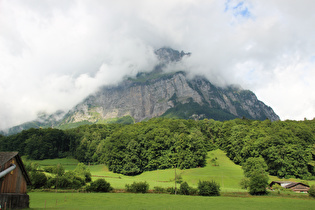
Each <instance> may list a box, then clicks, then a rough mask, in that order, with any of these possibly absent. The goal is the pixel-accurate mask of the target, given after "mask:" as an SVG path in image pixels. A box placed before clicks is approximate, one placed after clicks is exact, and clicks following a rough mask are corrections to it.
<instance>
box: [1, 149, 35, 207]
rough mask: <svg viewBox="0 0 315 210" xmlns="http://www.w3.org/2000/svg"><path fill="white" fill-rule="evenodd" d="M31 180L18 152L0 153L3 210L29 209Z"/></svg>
mask: <svg viewBox="0 0 315 210" xmlns="http://www.w3.org/2000/svg"><path fill="white" fill-rule="evenodd" d="M27 185H31V181H30V178H29V176H28V174H27V172H26V170H25V167H24V164H23V162H22V159H21V157H20V155H19V154H18V152H0V205H1V207H2V209H5V208H6V209H16V208H28V207H29V196H28V195H27V194H26V192H27Z"/></svg>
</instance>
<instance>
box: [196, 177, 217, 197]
mask: <svg viewBox="0 0 315 210" xmlns="http://www.w3.org/2000/svg"><path fill="white" fill-rule="evenodd" d="M198 190H199V195H202V196H219V195H220V185H219V184H217V183H216V182H215V181H199V183H198Z"/></svg>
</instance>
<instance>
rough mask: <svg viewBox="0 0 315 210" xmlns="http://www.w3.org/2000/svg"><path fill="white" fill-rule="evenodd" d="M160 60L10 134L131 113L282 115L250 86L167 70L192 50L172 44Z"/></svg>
mask: <svg viewBox="0 0 315 210" xmlns="http://www.w3.org/2000/svg"><path fill="white" fill-rule="evenodd" d="M155 53H156V55H157V57H158V58H159V60H160V63H159V64H158V65H157V66H156V67H155V69H154V70H153V71H152V72H150V73H139V74H138V75H137V77H136V78H129V79H126V80H125V81H124V82H122V83H120V84H118V85H117V86H104V87H102V88H101V89H99V91H97V92H96V93H94V94H92V95H90V96H89V97H87V98H86V99H85V100H84V101H83V102H82V103H80V104H78V105H77V106H76V107H74V108H73V109H72V110H70V111H69V112H68V113H67V114H65V113H63V112H59V113H55V114H53V115H50V116H48V115H45V116H42V117H40V118H39V119H37V120H35V121H32V122H29V123H25V124H23V125H20V126H16V127H14V128H12V129H11V132H9V133H16V132H19V131H21V130H23V128H24V129H25V128H30V127H40V126H42V127H51V126H53V127H63V128H65V127H67V125H69V124H73V123H74V124H76V125H80V124H85V123H95V122H106V121H115V120H117V119H120V118H122V117H126V116H128V117H129V119H131V118H132V119H133V120H134V121H136V122H139V121H142V120H145V119H150V118H153V117H159V116H164V117H176V118H185V119H189V118H191V119H203V118H209V119H210V118H211V119H215V120H230V119H234V118H242V117H246V118H249V119H257V120H265V119H266V118H268V119H270V120H272V121H275V120H279V117H278V115H276V114H275V113H274V111H273V110H272V108H270V107H268V106H266V105H265V104H264V103H263V102H261V101H259V100H258V99H257V97H256V95H255V94H254V93H253V92H251V91H249V90H242V89H241V88H239V87H235V86H229V87H226V88H220V87H216V86H215V85H213V84H211V82H210V81H208V80H207V79H206V78H204V77H195V78H194V79H188V78H187V77H186V73H185V72H173V73H165V72H163V69H164V67H166V66H167V65H168V64H169V63H172V62H179V61H181V59H182V58H183V57H185V56H188V57H189V56H190V53H184V52H183V51H182V52H179V51H176V50H173V49H171V48H161V49H159V50H157V51H156V52H155Z"/></svg>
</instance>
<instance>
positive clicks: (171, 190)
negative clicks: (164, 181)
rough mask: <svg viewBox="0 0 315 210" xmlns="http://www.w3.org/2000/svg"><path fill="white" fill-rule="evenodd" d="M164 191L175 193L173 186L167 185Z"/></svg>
mask: <svg viewBox="0 0 315 210" xmlns="http://www.w3.org/2000/svg"><path fill="white" fill-rule="evenodd" d="M166 192H168V193H169V194H175V188H174V187H168V188H166Z"/></svg>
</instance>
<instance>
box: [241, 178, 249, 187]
mask: <svg viewBox="0 0 315 210" xmlns="http://www.w3.org/2000/svg"><path fill="white" fill-rule="evenodd" d="M240 186H241V188H242V189H247V188H248V187H249V178H247V177H244V178H243V179H241V181H240Z"/></svg>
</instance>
